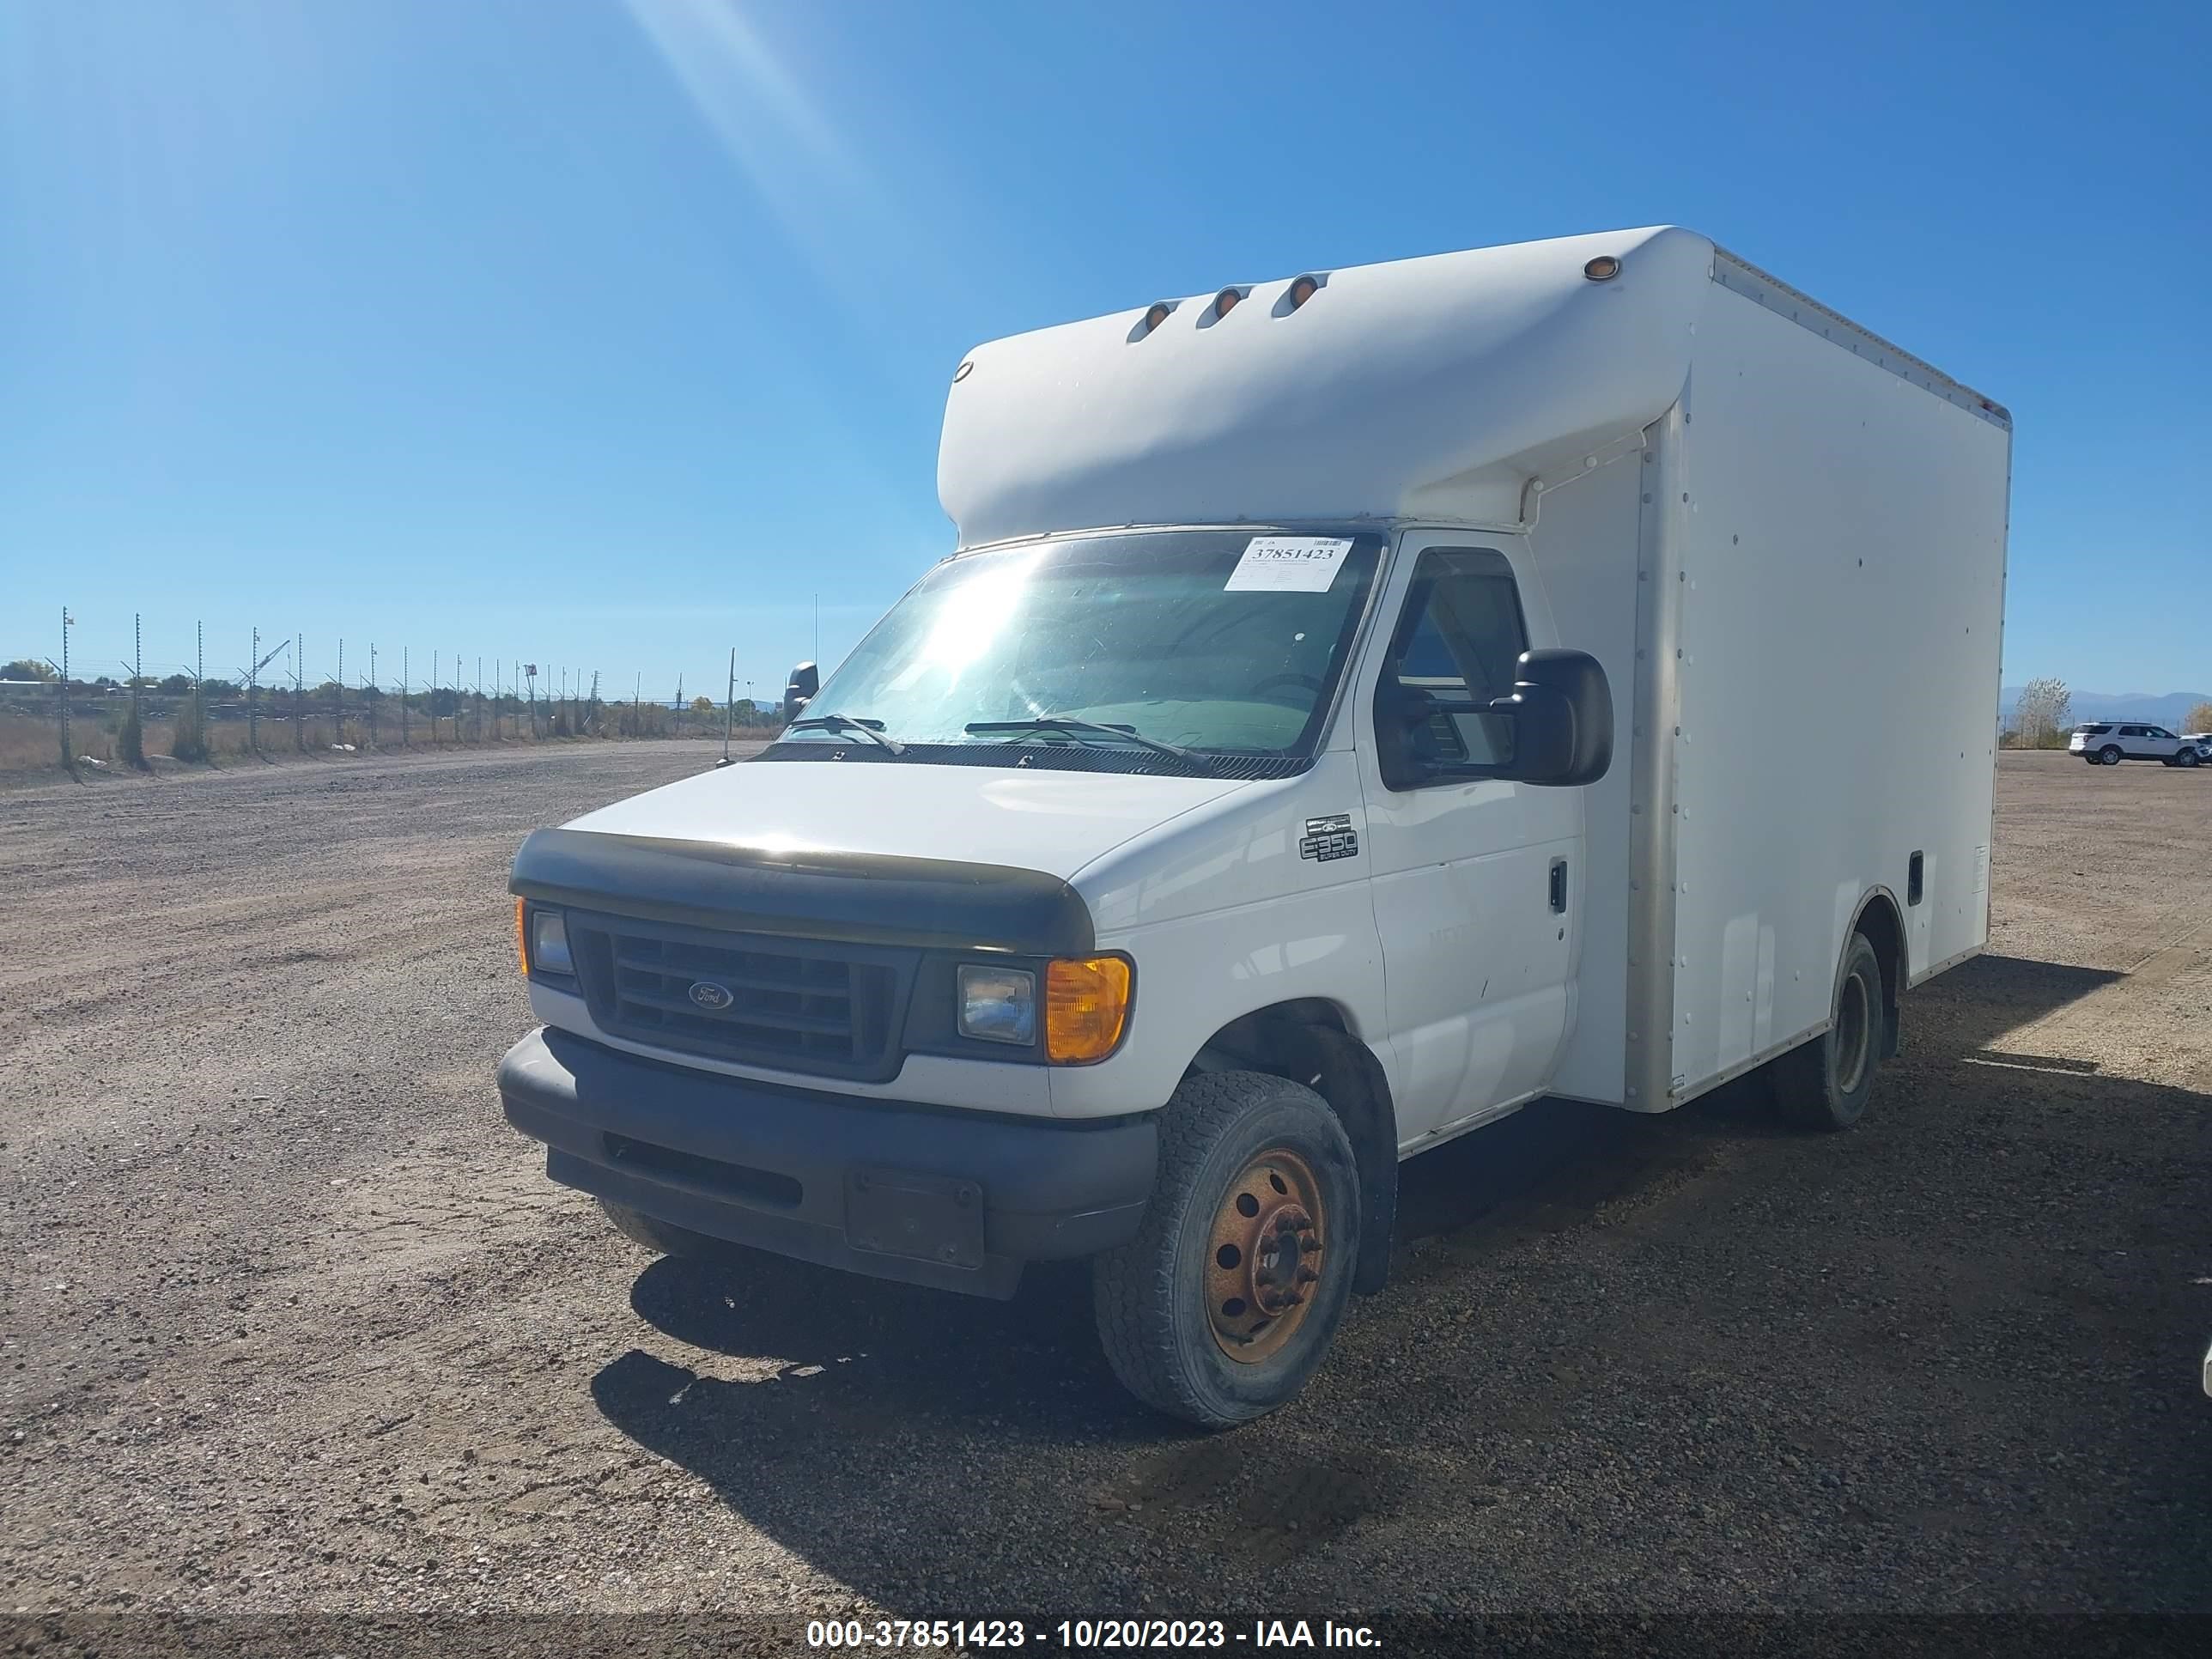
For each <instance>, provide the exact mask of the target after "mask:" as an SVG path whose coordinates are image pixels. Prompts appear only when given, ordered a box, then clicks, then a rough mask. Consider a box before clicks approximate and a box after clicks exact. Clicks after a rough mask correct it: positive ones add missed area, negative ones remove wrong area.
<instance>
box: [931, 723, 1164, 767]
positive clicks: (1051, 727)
mask: <svg viewBox="0 0 2212 1659" xmlns="http://www.w3.org/2000/svg"><path fill="white" fill-rule="evenodd" d="M960 729H961V730H962V731H963V732H1100V733H1102V734H1103V735H1104V736H1106V737H1109V738H1127V740H1128V741H1129V742H1131V743H1140V744H1144V746H1145V747H1146V748H1147V749H1153V750H1158V751H1159V752H1160V753H1161V754H1163V755H1173V756H1174V757H1176V759H1177V760H1179V761H1182V762H1184V763H1186V764H1188V765H1191V766H1204V765H1205V764H1206V757H1205V756H1203V755H1201V754H1200V753H1198V752H1197V751H1196V750H1191V749H1185V748H1183V747H1182V746H1181V745H1180V744H1172V743H1163V742H1161V741H1160V740H1159V739H1158V738H1148V737H1146V735H1145V734H1144V733H1143V732H1139V731H1138V730H1137V728H1136V727H1134V726H1108V725H1107V724H1105V723H1104V722H1103V721H1102V720H1078V719H1077V718H1076V717H1075V716H1074V715H1073V714H1039V715H1037V716H1036V717H1035V718H1034V719H1031V720H970V721H969V722H968V724H967V725H965V726H962V727H961V728H960Z"/></svg>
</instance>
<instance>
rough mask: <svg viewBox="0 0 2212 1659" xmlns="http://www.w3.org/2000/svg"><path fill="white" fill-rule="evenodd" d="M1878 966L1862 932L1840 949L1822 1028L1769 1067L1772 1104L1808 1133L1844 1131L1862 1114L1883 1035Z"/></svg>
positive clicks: (1886, 1016)
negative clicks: (1838, 967)
mask: <svg viewBox="0 0 2212 1659" xmlns="http://www.w3.org/2000/svg"><path fill="white" fill-rule="evenodd" d="M1888 1020H1889V1014H1888V1006H1887V1003H1885V1002H1884V1001H1883V1000H1882V994H1881V960H1880V958H1878V957H1876V956H1875V953H1874V946H1873V945H1869V944H1868V943H1867V938H1866V935H1865V934H1864V933H1853V934H1852V935H1851V937H1850V943H1849V944H1848V945H1844V961H1843V966H1842V969H1841V971H1840V972H1839V973H1838V975H1837V977H1836V994H1835V1001H1834V1003H1833V1005H1832V1006H1831V1008H1830V1010H1829V1017H1828V1029H1827V1030H1826V1031H1825V1032H1823V1033H1822V1034H1821V1035H1820V1036H1817V1037H1815V1038H1814V1039H1813V1041H1812V1042H1806V1043H1801V1044H1799V1045H1798V1046H1797V1047H1796V1048H1792V1049H1791V1050H1790V1052H1789V1053H1788V1054H1784V1055H1783V1056H1782V1057H1781V1058H1780V1059H1779V1060H1776V1061H1775V1062H1774V1077H1773V1081H1774V1103H1775V1105H1776V1107H1777V1108H1778V1109H1780V1111H1781V1113H1782V1115H1783V1116H1784V1118H1786V1119H1788V1120H1789V1121H1790V1122H1792V1123H1796V1124H1799V1125H1801V1126H1802V1127H1805V1128H1808V1129H1848V1128H1850V1127H1851V1126H1852V1125H1853V1124H1855V1123H1857V1121H1859V1119H1860V1118H1862V1117H1863V1116H1864V1115H1866V1109H1867V1101H1868V1099H1869V1097H1871V1096H1872V1095H1873V1093H1874V1074H1875V1068H1876V1067H1877V1066H1880V1065H1881V1055H1882V1050H1883V1049H1884V1048H1885V1047H1887V1036H1888Z"/></svg>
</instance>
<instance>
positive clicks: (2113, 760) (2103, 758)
mask: <svg viewBox="0 0 2212 1659" xmlns="http://www.w3.org/2000/svg"><path fill="white" fill-rule="evenodd" d="M2097 759H2098V762H2099V763H2100V764H2101V765H2105V766H2118V764H2119V763H2120V751H2119V750H2118V749H2115V748H2114V747H2113V746H2112V744H2109V743H2108V744H2106V745H2105V746H2104V747H2103V748H2102V749H2100V750H2098V751H2097Z"/></svg>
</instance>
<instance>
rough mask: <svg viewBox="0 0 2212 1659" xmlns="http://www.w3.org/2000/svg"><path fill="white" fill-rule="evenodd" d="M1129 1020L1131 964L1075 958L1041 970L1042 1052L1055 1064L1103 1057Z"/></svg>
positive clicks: (1115, 959) (1074, 1063) (1119, 960)
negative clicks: (1042, 1006) (1042, 985)
mask: <svg viewBox="0 0 2212 1659" xmlns="http://www.w3.org/2000/svg"><path fill="white" fill-rule="evenodd" d="M1128 1021H1129V964H1128V963H1127V962H1126V961H1124V960H1123V959H1122V958H1121V957H1076V958H1074V959H1073V960H1072V961H1064V962H1052V963H1046V964H1045V970H1044V1053H1045V1058H1046V1059H1047V1060H1051V1061H1052V1062H1053V1064H1054V1065H1055V1066H1082V1065H1087V1064H1088V1063H1089V1062H1091V1061H1092V1060H1103V1059H1105V1058H1106V1056H1107V1055H1109V1054H1112V1053H1113V1052H1114V1046H1115V1044H1116V1043H1118V1042H1121V1030H1122V1028H1123V1027H1124V1026H1126V1025H1127V1024H1128Z"/></svg>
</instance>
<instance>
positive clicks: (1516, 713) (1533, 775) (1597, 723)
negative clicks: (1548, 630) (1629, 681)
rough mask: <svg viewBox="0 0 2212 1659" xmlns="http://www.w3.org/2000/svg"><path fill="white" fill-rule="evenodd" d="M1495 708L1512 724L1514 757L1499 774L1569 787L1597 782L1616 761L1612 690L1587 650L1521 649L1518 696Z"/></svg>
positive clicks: (1492, 708) (1499, 702)
mask: <svg viewBox="0 0 2212 1659" xmlns="http://www.w3.org/2000/svg"><path fill="white" fill-rule="evenodd" d="M1490 712H1491V713H1492V714H1502V715H1504V716H1505V717H1506V718H1507V719H1509V720H1511V721H1512V722H1513V750H1512V753H1513V759H1512V761H1511V763H1510V764H1508V765H1506V766H1504V767H1501V768H1500V769H1498V774H1497V775H1498V776H1500V777H1508V778H1515V779H1517V780H1519V781H1521V782H1522V783H1541V784H1553V785H1558V786H1561V787H1566V786H1571V785H1574V784H1583V783H1595V782H1596V781H1598V780H1599V779H1600V778H1601V777H1603V776H1604V775H1605V774H1606V769H1607V767H1609V766H1611V765H1612V764H1613V688H1612V687H1611V686H1610V685H1609V684H1607V681H1606V678H1605V670H1604V669H1603V668H1601V667H1600V666H1599V665H1598V660H1597V659H1596V658H1595V657H1593V656H1591V655H1590V654H1589V653H1588V652H1584V651H1524V652H1522V653H1521V660H1520V663H1519V664H1518V665H1517V666H1516V668H1515V670H1514V680H1513V695H1512V696H1510V697H1499V698H1497V699H1496V700H1494V701H1493V702H1492V703H1491V705H1490Z"/></svg>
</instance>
